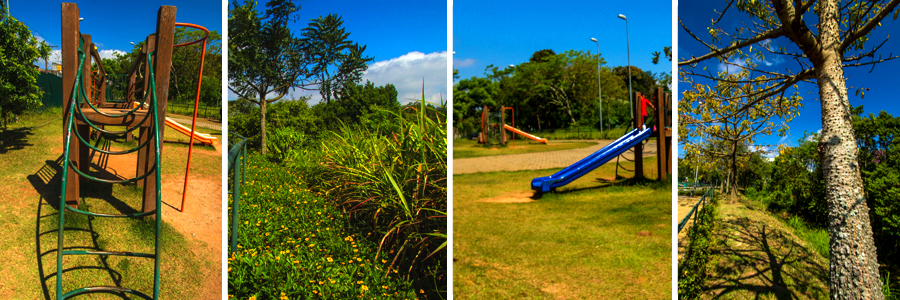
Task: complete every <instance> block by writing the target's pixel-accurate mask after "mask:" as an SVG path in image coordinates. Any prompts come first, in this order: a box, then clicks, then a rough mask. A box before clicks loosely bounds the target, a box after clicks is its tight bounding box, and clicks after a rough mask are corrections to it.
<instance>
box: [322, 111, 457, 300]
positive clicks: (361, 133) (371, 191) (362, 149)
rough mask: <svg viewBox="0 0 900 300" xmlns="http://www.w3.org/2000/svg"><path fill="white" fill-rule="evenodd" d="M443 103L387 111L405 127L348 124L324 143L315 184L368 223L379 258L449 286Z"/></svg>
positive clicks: (426, 283)
mask: <svg viewBox="0 0 900 300" xmlns="http://www.w3.org/2000/svg"><path fill="white" fill-rule="evenodd" d="M443 112H444V109H443V108H433V107H428V106H426V108H425V109H419V108H417V107H407V108H406V109H405V111H403V112H402V113H393V112H389V113H390V114H391V115H392V116H393V117H392V121H393V122H394V123H395V124H398V125H399V127H400V128H401V129H400V130H399V131H397V132H383V131H379V130H373V129H370V128H366V127H363V126H359V125H342V126H341V128H340V130H338V131H336V132H330V135H329V136H326V137H324V138H323V140H322V159H323V161H324V162H325V165H326V166H325V167H324V169H323V170H322V172H321V174H318V176H317V178H319V180H318V182H317V183H316V185H315V186H316V188H317V189H319V190H322V191H327V195H328V197H327V198H328V199H330V201H331V202H332V204H333V205H337V206H340V207H342V208H343V209H344V210H345V211H346V212H347V213H348V214H349V216H350V217H351V218H353V219H354V220H357V221H359V222H362V223H365V224H367V226H370V230H371V231H372V232H377V233H379V234H378V236H375V240H376V241H378V244H379V250H378V259H387V260H388V261H389V262H390V267H389V268H392V269H394V268H399V269H401V270H408V272H409V276H410V277H411V278H413V279H414V280H416V285H417V286H418V287H429V288H428V290H432V291H433V290H435V289H440V288H442V287H444V286H446V274H445V273H446V266H445V261H446V251H445V247H446V244H447V235H446V234H447V231H446V230H447V220H446V216H447V178H446V174H447V156H446V155H447V139H446V120H445V116H444V113H443Z"/></svg>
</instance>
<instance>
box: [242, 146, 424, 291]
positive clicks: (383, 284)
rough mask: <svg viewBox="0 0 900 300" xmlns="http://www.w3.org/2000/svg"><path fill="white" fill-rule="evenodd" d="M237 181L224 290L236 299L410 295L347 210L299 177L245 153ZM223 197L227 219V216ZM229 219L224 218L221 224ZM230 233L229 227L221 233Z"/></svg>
mask: <svg viewBox="0 0 900 300" xmlns="http://www.w3.org/2000/svg"><path fill="white" fill-rule="evenodd" d="M247 168H248V171H247V181H246V183H245V184H244V185H243V186H242V187H241V188H242V191H241V194H242V196H241V198H240V200H241V205H240V206H241V210H240V229H239V230H240V231H239V238H238V249H237V250H239V251H237V252H236V253H234V254H233V255H230V256H229V264H228V269H229V270H228V271H229V276H228V281H229V284H228V285H229V286H228V290H229V293H230V294H232V295H234V296H236V297H237V298H238V299H246V298H247V297H250V296H257V297H258V298H257V299H272V298H277V297H281V296H286V297H288V298H290V299H310V298H316V299H318V298H322V299H329V298H351V297H356V296H365V297H366V298H369V297H379V298H381V297H386V298H397V299H412V298H416V295H415V292H414V291H412V288H411V284H410V282H408V281H406V280H404V279H403V278H399V276H396V275H395V276H388V277H385V273H386V272H387V266H388V265H389V264H390V261H386V260H385V259H386V258H385V256H384V254H382V255H381V256H380V257H377V258H376V252H377V250H378V245H377V244H376V243H374V242H372V241H369V240H367V239H365V236H361V235H362V234H360V232H365V231H366V230H365V229H362V228H355V227H353V226H351V225H349V223H350V222H348V219H347V218H348V216H347V215H345V214H343V213H342V212H340V211H337V210H336V209H335V208H333V207H331V206H329V205H326V203H325V199H323V198H321V197H319V196H317V195H314V194H312V193H310V192H309V191H308V190H307V189H306V186H305V184H304V179H303V178H302V177H300V176H298V175H295V174H291V173H290V172H289V171H288V169H285V168H282V167H280V166H278V165H276V164H273V163H271V162H269V161H267V160H266V159H265V158H263V157H262V156H260V155H257V154H253V155H251V158H250V161H249V162H248V164H247ZM231 209H232V206H231V200H229V220H230V214H231ZM230 226H231V225H230V224H229V229H230V228H231V227H230ZM229 236H230V233H229Z"/></svg>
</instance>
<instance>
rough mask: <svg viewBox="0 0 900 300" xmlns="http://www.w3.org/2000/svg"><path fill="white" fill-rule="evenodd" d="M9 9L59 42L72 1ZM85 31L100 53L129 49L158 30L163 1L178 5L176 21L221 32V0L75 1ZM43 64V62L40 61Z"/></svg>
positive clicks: (36, 31)
mask: <svg viewBox="0 0 900 300" xmlns="http://www.w3.org/2000/svg"><path fill="white" fill-rule="evenodd" d="M9 2H10V3H9V9H10V13H11V14H12V15H13V16H14V17H16V18H17V19H19V20H20V21H22V22H24V23H25V24H26V25H27V26H28V27H29V28H30V29H31V30H32V33H33V34H34V35H36V36H38V37H40V38H43V39H44V40H45V41H47V43H48V44H50V45H51V46H59V43H60V41H61V40H60V32H61V30H62V29H61V27H60V26H61V25H60V8H61V4H62V2H73V1H17V0H10V1H9ZM76 3H77V4H78V10H79V14H80V16H81V17H82V18H84V21H81V24H80V25H79V26H80V29H81V32H82V33H86V34H90V35H91V39H92V40H93V42H94V43H95V44H97V49H98V50H99V52H100V54H101V56H103V57H112V55H113V53H114V52H115V51H130V50H131V49H132V48H133V46H131V44H129V42H135V43H137V42H140V41H143V40H144V39H146V38H147V35H149V34H151V33H153V32H154V31H156V16H157V12H158V11H159V7H160V6H162V5H174V6H176V7H177V9H178V11H177V15H176V18H175V20H176V22H183V23H192V24H197V25H200V26H203V27H206V29H209V30H210V31H218V32H219V33H221V32H222V2H221V1H217V0H213V1H210V0H203V1H171V0H169V1H131V2H128V4H125V3H124V2H122V1H96V0H95V1H76ZM53 50H54V51H53V52H54V55H53V56H51V58H50V62H54V61H57V62H58V61H59V55H58V53H59V48H53ZM41 65H42V67H43V63H41Z"/></svg>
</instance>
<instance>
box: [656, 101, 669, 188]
mask: <svg viewBox="0 0 900 300" xmlns="http://www.w3.org/2000/svg"><path fill="white" fill-rule="evenodd" d="M654 98H655V99H656V172H657V173H659V176H657V180H659V181H663V180H666V175H668V174H667V173H668V172H669V170H668V168H667V167H666V161H667V157H668V156H669V155H668V153H667V152H666V124H665V123H666V121H665V120H666V106H665V105H666V95H665V93H664V92H663V88H661V87H659V88H656V95H655V96H654Z"/></svg>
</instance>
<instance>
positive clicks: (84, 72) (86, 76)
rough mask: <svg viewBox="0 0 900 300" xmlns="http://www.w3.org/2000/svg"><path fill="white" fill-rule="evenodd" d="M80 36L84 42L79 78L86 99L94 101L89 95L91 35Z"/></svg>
mask: <svg viewBox="0 0 900 300" xmlns="http://www.w3.org/2000/svg"><path fill="white" fill-rule="evenodd" d="M81 38H82V39H84V44H83V45H82V46H83V47H82V48H81V51H84V65H83V66H82V67H81V68H82V69H81V79H83V83H82V84H84V91H85V92H86V94H85V97H87V101H94V98H93V97H91V86H92V85H91V61H92V60H91V35H90V34H82V35H81ZM83 105H87V104H83Z"/></svg>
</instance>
